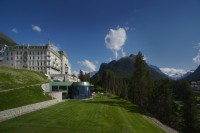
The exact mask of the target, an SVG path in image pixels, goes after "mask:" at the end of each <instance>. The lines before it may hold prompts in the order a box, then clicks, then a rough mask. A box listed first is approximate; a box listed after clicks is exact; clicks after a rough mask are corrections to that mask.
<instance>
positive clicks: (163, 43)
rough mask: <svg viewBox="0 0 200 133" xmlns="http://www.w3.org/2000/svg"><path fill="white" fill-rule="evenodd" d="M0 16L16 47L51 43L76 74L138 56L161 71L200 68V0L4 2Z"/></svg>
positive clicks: (14, 0)
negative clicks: (67, 58) (116, 60)
mask: <svg viewBox="0 0 200 133" xmlns="http://www.w3.org/2000/svg"><path fill="white" fill-rule="evenodd" d="M0 16H1V22H0V31H2V32H4V33H5V34H7V35H8V36H10V37H11V38H12V39H13V40H15V41H16V42H17V43H19V44H23V43H25V44H27V43H30V44H44V43H47V42H48V40H51V42H53V43H54V44H55V45H56V46H57V47H59V48H60V49H61V50H64V51H66V52H67V54H68V56H69V61H70V63H71V64H72V71H79V70H80V69H82V70H85V71H91V70H94V69H96V70H98V69H99V66H100V64H101V63H102V62H108V61H109V60H110V59H116V53H117V55H118V56H117V58H118V59H119V58H121V57H122V56H123V55H124V54H125V55H130V54H137V53H138V51H142V53H143V54H144V55H145V57H146V58H147V62H148V63H150V64H153V65H156V66H158V67H160V68H175V69H184V70H190V69H195V68H196V67H197V66H198V65H199V63H200V52H199V49H200V47H199V46H200V1H199V0H48V1H46V0H43V1H42V0H28V1H27V0H1V8H0ZM106 36H107V39H106ZM105 40H106V41H107V42H106V41H105ZM195 57H196V58H195ZM95 67H96V68H95Z"/></svg>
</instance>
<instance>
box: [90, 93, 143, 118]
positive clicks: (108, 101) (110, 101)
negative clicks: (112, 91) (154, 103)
mask: <svg viewBox="0 0 200 133" xmlns="http://www.w3.org/2000/svg"><path fill="white" fill-rule="evenodd" d="M86 103H91V104H105V105H109V106H114V107H122V108H124V109H126V110H127V111H129V112H132V113H140V114H142V112H141V110H140V109H139V107H138V106H136V105H134V104H132V103H130V102H128V101H126V100H123V99H121V98H120V97H117V96H116V97H107V98H105V97H104V96H103V97H102V98H98V99H97V100H96V99H95V100H91V101H87V102H86Z"/></svg>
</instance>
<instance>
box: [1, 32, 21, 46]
mask: <svg viewBox="0 0 200 133" xmlns="http://www.w3.org/2000/svg"><path fill="white" fill-rule="evenodd" d="M1 44H6V45H8V46H15V45H17V43H16V42H15V41H13V40H12V39H11V38H10V37H9V36H7V35H5V34H4V33H3V32H0V45H1Z"/></svg>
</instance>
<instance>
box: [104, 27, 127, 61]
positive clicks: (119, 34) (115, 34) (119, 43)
mask: <svg viewBox="0 0 200 133" xmlns="http://www.w3.org/2000/svg"><path fill="white" fill-rule="evenodd" d="M126 39H127V36H126V29H125V28H120V27H117V29H110V31H109V33H108V34H107V35H106V37H105V43H106V47H107V48H108V49H110V50H111V51H112V52H113V54H114V56H115V58H116V59H117V57H118V52H119V51H120V50H122V49H123V45H125V42H126ZM122 51H123V50H122ZM122 55H123V53H122Z"/></svg>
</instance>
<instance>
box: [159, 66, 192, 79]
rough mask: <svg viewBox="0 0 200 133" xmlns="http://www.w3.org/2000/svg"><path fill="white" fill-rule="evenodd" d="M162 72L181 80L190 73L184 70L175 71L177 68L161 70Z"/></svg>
mask: <svg viewBox="0 0 200 133" xmlns="http://www.w3.org/2000/svg"><path fill="white" fill-rule="evenodd" d="M160 70H161V71H162V72H163V73H164V74H166V75H168V76H170V77H174V78H179V77H181V76H183V75H184V74H186V73H187V72H188V71H186V70H183V69H175V68H160Z"/></svg>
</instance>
